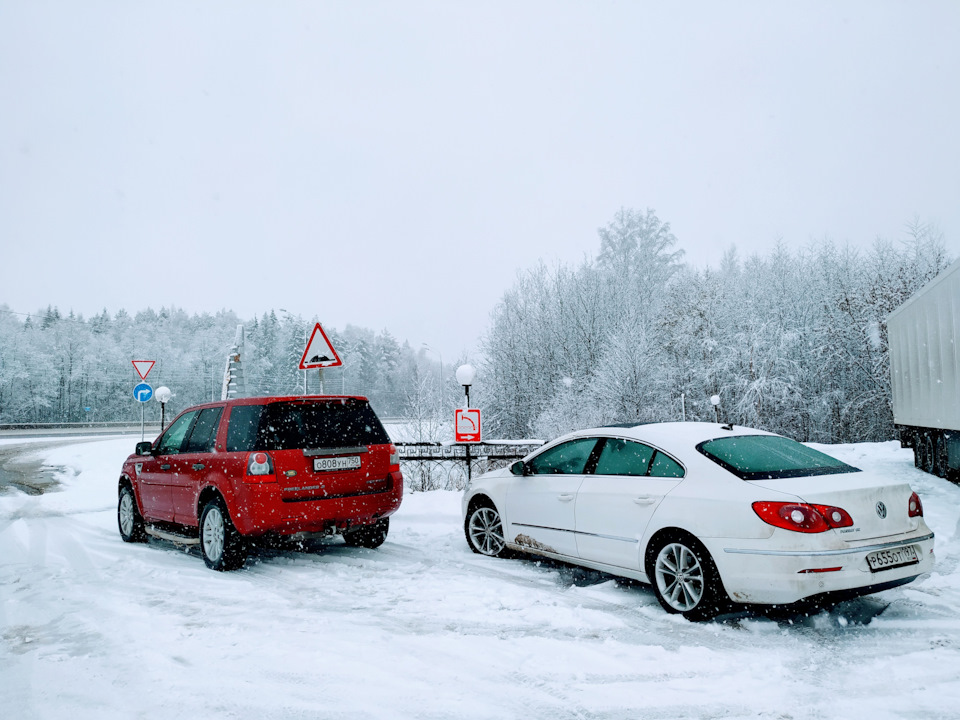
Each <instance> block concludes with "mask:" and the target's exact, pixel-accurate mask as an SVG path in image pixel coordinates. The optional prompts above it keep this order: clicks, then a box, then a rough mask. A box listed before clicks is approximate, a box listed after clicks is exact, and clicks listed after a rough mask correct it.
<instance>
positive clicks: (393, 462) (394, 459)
mask: <svg viewBox="0 0 960 720" xmlns="http://www.w3.org/2000/svg"><path fill="white" fill-rule="evenodd" d="M390 467H391V468H393V467H400V453H399V452H398V451H397V446H396V445H391V446H390Z"/></svg>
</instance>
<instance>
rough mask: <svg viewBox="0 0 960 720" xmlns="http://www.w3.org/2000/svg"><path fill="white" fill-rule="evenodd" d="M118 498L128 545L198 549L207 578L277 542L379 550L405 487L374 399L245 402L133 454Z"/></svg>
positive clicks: (173, 427)
mask: <svg viewBox="0 0 960 720" xmlns="http://www.w3.org/2000/svg"><path fill="white" fill-rule="evenodd" d="M118 491H119V503H118V505H117V521H118V524H119V526H120V536H121V537H122V538H123V539H124V540H125V541H126V542H143V541H145V540H146V538H147V536H148V535H153V536H156V537H160V538H164V539H167V540H173V541H175V542H180V543H186V544H191V545H196V544H199V545H200V551H201V553H202V554H203V559H204V561H205V562H206V564H207V566H208V567H210V568H213V569H214V570H233V569H235V568H238V567H240V566H241V565H243V563H244V560H245V559H246V555H247V543H248V540H250V539H252V538H258V537H263V536H269V535H280V536H294V535H296V536H299V537H318V536H324V535H335V534H342V535H343V538H344V540H345V541H346V543H347V544H348V545H354V546H360V547H369V548H375V547H378V546H380V545H381V544H382V543H383V541H384V540H385V539H386V537H387V531H388V529H389V524H390V520H389V516H390V515H392V514H393V513H394V512H396V510H397V508H398V507H400V500H401V498H402V496H403V475H401V473H400V465H399V455H398V453H397V449H396V448H395V447H394V446H393V445H392V444H391V442H390V438H389V436H388V435H387V433H386V431H385V430H384V429H383V425H381V423H380V420H379V419H377V416H376V414H375V413H374V412H373V409H372V408H371V407H370V403H369V402H367V399H366V398H363V397H346V396H344V397H339V396H336V397H334V396H303V397H271V398H243V399H237V400H228V401H225V402H215V403H208V404H206V405H198V406H197V407H193V408H189V409H188V410H184V411H183V412H182V413H180V415H178V416H177V417H176V419H174V421H173V422H172V423H170V426H169V427H168V428H167V429H166V431H164V433H163V434H162V435H160V437H158V438H157V439H156V441H155V442H153V443H150V442H141V443H137V448H136V453H135V454H134V455H131V456H130V457H128V458H127V460H126V462H124V464H123V471H122V473H121V476H120V484H119V487H118Z"/></svg>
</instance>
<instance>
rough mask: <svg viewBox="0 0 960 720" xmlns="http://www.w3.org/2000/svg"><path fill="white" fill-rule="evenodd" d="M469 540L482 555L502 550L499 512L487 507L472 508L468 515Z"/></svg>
mask: <svg viewBox="0 0 960 720" xmlns="http://www.w3.org/2000/svg"><path fill="white" fill-rule="evenodd" d="M470 542H472V543H473V546H474V547H475V548H477V550H479V551H480V552H481V553H483V554H484V555H496V554H497V553H499V552H500V551H501V550H503V546H504V540H503V525H502V524H501V523H500V513H498V512H497V511H496V510H494V509H493V508H489V507H482V508H477V509H476V510H474V511H473V515H471V516H470Z"/></svg>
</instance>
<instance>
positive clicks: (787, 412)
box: [482, 209, 948, 443]
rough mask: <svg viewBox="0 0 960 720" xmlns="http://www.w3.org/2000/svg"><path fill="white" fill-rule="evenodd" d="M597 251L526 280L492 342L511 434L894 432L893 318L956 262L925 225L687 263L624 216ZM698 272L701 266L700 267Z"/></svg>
mask: <svg viewBox="0 0 960 720" xmlns="http://www.w3.org/2000/svg"><path fill="white" fill-rule="evenodd" d="M599 234H600V247H599V250H598V252H597V254H596V256H595V257H594V258H592V259H585V260H584V261H583V262H582V263H580V264H579V265H577V266H568V265H562V264H561V265H556V266H553V267H548V266H546V265H544V264H541V265H539V266H537V267H535V268H532V269H529V270H526V271H523V272H521V273H520V274H519V276H518V278H517V280H516V283H515V284H514V286H513V288H512V289H511V290H510V291H509V292H507V293H506V295H505V296H504V297H503V299H502V301H501V302H500V303H499V304H498V306H497V307H496V309H495V310H494V312H493V315H492V322H491V327H490V329H489V331H488V333H487V335H486V336H485V339H484V343H483V350H484V354H485V357H486V361H485V364H484V365H483V368H482V372H483V378H484V384H483V391H484V402H485V404H484V409H485V410H487V411H488V418H487V423H488V427H492V428H494V429H495V431H496V432H498V433H500V434H503V435H507V436H529V435H531V434H533V435H535V436H538V437H546V438H549V437H554V436H556V435H557V434H559V433H561V432H565V431H568V430H572V429H575V428H578V427H588V426H591V425H598V424H610V423H617V422H635V421H639V422H643V421H658V420H678V419H681V418H683V417H686V419H688V420H712V419H714V417H715V410H714V408H713V406H712V405H711V404H710V401H709V400H710V397H711V396H712V395H714V394H717V395H719V396H720V398H721V405H720V408H721V413H722V419H724V420H730V421H732V422H734V423H736V424H742V425H749V426H753V427H760V428H764V429H767V430H772V431H775V432H780V433H784V434H786V435H789V436H791V437H794V438H797V439H799V440H802V441H816V442H827V443H838V442H850V441H854V440H856V441H875V440H888V439H891V438H893V437H895V434H894V428H893V416H892V412H891V404H890V378H889V363H888V356H887V341H886V326H885V319H886V317H887V315H888V314H889V313H890V312H891V311H892V310H894V309H895V308H896V307H897V306H899V305H900V303H902V302H903V301H904V300H906V299H907V298H908V297H909V296H910V295H911V294H912V293H913V292H915V291H916V290H917V289H919V288H920V287H921V286H922V285H923V284H924V283H926V282H927V281H928V280H930V279H931V278H933V277H935V276H936V275H937V274H938V273H939V272H940V271H941V270H943V269H944V268H945V267H946V266H947V264H948V258H947V256H946V253H945V250H944V246H943V241H942V236H941V233H939V232H938V231H937V230H936V228H933V227H931V226H929V225H925V224H923V223H921V222H920V221H918V220H915V221H914V222H912V223H910V224H909V225H908V226H907V227H906V232H905V234H904V236H903V238H902V239H900V240H896V241H891V240H885V239H877V240H876V241H875V242H874V243H873V245H872V247H871V248H870V249H869V250H868V251H860V250H857V249H854V248H852V247H850V246H848V245H836V244H834V243H831V242H829V241H823V242H819V243H815V244H812V245H811V246H809V247H807V248H805V249H803V250H801V251H791V250H789V249H787V248H786V247H784V246H783V245H780V244H778V245H776V246H775V247H773V248H772V249H771V250H770V252H769V253H768V254H766V255H764V256H751V257H749V258H741V257H738V255H737V253H736V252H735V250H733V249H731V250H730V251H728V252H727V254H726V256H725V258H724V260H723V262H722V265H721V266H720V267H719V268H709V269H696V268H694V267H690V266H689V265H686V264H684V262H683V259H684V258H683V256H682V253H681V251H680V250H678V248H677V239H676V238H675V237H674V236H673V234H672V233H671V231H670V225H669V224H668V223H665V222H661V221H660V219H659V218H657V216H656V214H655V213H654V212H653V211H651V210H647V211H646V212H636V211H632V210H629V209H624V210H621V211H620V212H619V213H617V215H616V216H615V218H614V219H613V221H612V222H611V223H610V224H609V225H607V226H606V227H604V228H602V229H601V230H600V233H599ZM693 261H694V262H695V261H696V258H693Z"/></svg>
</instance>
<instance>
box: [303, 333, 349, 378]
mask: <svg viewBox="0 0 960 720" xmlns="http://www.w3.org/2000/svg"><path fill="white" fill-rule="evenodd" d="M338 365H343V361H342V360H341V359H340V356H339V355H337V351H336V350H334V349H333V344H332V343H331V342H330V338H328V337H327V334H326V333H325V332H324V331H323V328H322V327H321V326H320V323H317V326H316V327H315V328H314V329H313V334H312V335H311V336H310V342H308V343H307V349H306V350H304V351H303V357H302V358H300V369H301V370H306V369H307V368H325V367H336V366H338Z"/></svg>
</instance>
